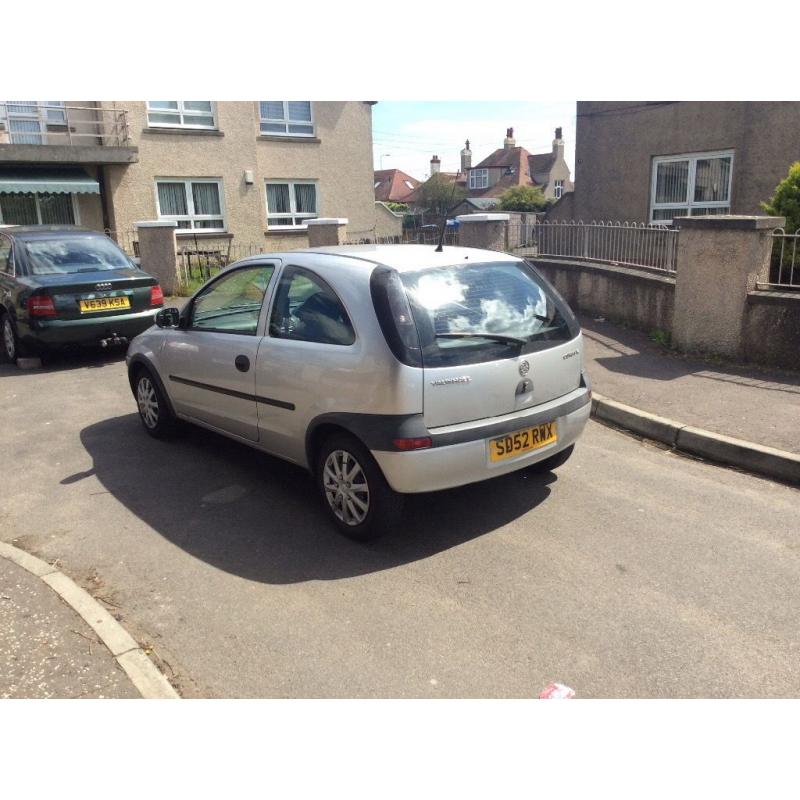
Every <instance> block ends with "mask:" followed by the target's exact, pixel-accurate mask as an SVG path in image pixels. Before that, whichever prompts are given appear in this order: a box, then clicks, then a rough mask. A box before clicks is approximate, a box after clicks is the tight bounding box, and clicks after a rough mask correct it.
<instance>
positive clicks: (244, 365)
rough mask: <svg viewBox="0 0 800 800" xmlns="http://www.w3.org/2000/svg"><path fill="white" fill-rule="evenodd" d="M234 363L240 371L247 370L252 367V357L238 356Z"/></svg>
mask: <svg viewBox="0 0 800 800" xmlns="http://www.w3.org/2000/svg"><path fill="white" fill-rule="evenodd" d="M233 363H234V364H236V369H238V370H239V372H247V370H249V369H250V359H249V358H248V357H247V356H236V361H234V362H233Z"/></svg>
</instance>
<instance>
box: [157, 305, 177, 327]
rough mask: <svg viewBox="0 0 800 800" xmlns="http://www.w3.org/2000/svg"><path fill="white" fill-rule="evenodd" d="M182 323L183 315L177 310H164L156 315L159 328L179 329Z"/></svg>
mask: <svg viewBox="0 0 800 800" xmlns="http://www.w3.org/2000/svg"><path fill="white" fill-rule="evenodd" d="M180 321H181V313H180V311H178V309H177V308H162V309H161V311H159V312H157V313H156V325H158V327H159V328H177V327H178V326H179V325H180Z"/></svg>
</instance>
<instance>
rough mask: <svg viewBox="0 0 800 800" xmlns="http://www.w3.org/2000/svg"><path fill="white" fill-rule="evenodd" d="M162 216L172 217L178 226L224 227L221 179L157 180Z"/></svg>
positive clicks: (222, 228) (224, 228)
mask: <svg viewBox="0 0 800 800" xmlns="http://www.w3.org/2000/svg"><path fill="white" fill-rule="evenodd" d="M156 195H157V199H158V216H159V219H173V220H175V221H176V222H177V223H178V228H181V229H187V230H203V231H224V230H226V225H225V212H224V209H223V206H222V184H221V181H218V180H214V179H208V178H191V179H188V180H184V179H163V180H157V181H156Z"/></svg>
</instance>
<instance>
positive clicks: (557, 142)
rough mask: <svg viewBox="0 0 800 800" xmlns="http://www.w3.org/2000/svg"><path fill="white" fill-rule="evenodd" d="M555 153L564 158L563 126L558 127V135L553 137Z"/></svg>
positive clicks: (556, 155)
mask: <svg viewBox="0 0 800 800" xmlns="http://www.w3.org/2000/svg"><path fill="white" fill-rule="evenodd" d="M553 155H554V156H555V157H556V158H564V139H563V138H562V136H561V128H556V136H555V139H553Z"/></svg>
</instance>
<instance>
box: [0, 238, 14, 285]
mask: <svg viewBox="0 0 800 800" xmlns="http://www.w3.org/2000/svg"><path fill="white" fill-rule="evenodd" d="M0 272H3V273H5V274H6V275H13V274H14V258H13V256H12V255H11V241H10V240H9V239H6V237H5V236H0Z"/></svg>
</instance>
